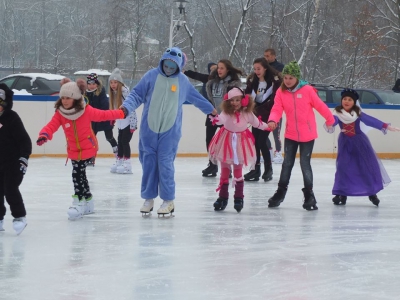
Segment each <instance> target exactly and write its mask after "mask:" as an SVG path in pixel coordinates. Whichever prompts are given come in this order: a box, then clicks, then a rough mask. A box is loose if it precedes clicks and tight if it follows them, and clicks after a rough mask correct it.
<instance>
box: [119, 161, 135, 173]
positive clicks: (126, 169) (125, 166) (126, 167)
mask: <svg viewBox="0 0 400 300" xmlns="http://www.w3.org/2000/svg"><path fill="white" fill-rule="evenodd" d="M117 173H118V174H132V165H131V160H130V159H124V160H123V163H122V165H120V166H118V167H117Z"/></svg>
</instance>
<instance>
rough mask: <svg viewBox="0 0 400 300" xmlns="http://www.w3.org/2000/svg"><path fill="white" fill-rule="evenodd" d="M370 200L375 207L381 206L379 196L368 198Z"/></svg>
mask: <svg viewBox="0 0 400 300" xmlns="http://www.w3.org/2000/svg"><path fill="white" fill-rule="evenodd" d="M368 198H369V201H371V202H372V204H373V205H376V206H379V202H381V201H379V199H378V196H377V195H372V196H368Z"/></svg>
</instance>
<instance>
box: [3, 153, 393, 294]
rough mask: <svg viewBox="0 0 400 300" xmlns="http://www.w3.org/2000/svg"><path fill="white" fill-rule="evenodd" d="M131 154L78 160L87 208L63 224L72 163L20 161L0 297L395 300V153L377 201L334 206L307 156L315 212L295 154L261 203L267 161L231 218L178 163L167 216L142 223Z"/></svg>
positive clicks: (188, 164) (321, 173)
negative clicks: (23, 216)
mask: <svg viewBox="0 0 400 300" xmlns="http://www.w3.org/2000/svg"><path fill="white" fill-rule="evenodd" d="M133 161H134V163H133V165H134V174H133V175H117V174H111V173H110V172H109V166H110V165H111V164H112V162H113V160H112V159H108V158H99V159H97V164H96V166H95V167H88V170H87V174H88V178H89V183H90V186H91V189H92V192H93V195H94V199H95V201H96V204H95V205H96V213H95V214H93V215H90V216H85V217H84V218H83V219H81V220H79V221H75V222H72V221H68V219H67V209H68V207H69V204H70V202H71V197H70V195H71V194H72V183H71V180H72V179H71V176H70V173H71V166H70V165H68V166H64V162H65V159H61V158H38V159H31V160H30V165H29V168H28V173H27V175H26V178H25V180H24V182H23V184H22V187H21V190H22V193H23V196H24V199H25V202H26V208H27V211H28V215H27V220H28V226H27V228H26V229H25V231H24V232H23V233H22V234H21V235H20V236H16V235H15V233H14V232H13V229H12V224H11V223H12V217H11V216H10V214H9V212H8V213H7V215H6V218H5V222H6V223H5V229H6V231H5V232H0V299H2V300H3V299H4V300H5V299H6V300H14V299H40V300H47V299H49V300H50V299H52V300H67V299H68V300H70V299H74V300H81V299H82V300H83V299H84V300H89V299H90V300H92V299H93V300H94V299H96V300H103V299H107V300H108V299H118V300H123V299H171V300H180V299H190V300H193V299H196V300H197V299H199V300H200V299H201V300H203V299H210V300H220V299H221V300H222V299H224V300H225V299H229V300H232V299H238V300H239V299H240V300H242V299H246V300H248V299H285V300H287V299H296V300H300V299H307V300H310V299H318V300H321V299H352V300H356V299H398V295H399V294H400V286H399V285H398V284H397V282H399V281H400V264H399V263H398V261H399V251H400V226H399V225H400V222H399V216H400V205H399V194H400V185H399V182H400V161H399V160H384V161H383V163H384V165H385V166H386V168H387V170H388V173H389V175H390V176H391V178H392V180H393V182H392V183H391V184H390V185H389V186H388V187H387V188H386V189H385V190H384V191H382V192H381V193H379V195H378V196H379V197H380V199H381V205H380V207H379V208H377V207H375V206H373V205H372V204H371V203H370V201H369V200H368V198H367V197H360V198H349V199H348V202H347V205H346V206H334V205H333V204H332V202H331V198H332V196H331V188H332V183H333V178H334V171H335V161H334V160H331V159H313V160H312V166H313V170H314V183H315V194H316V198H317V201H318V206H319V210H318V211H315V212H312V211H311V212H309V211H305V210H304V209H303V208H302V206H301V205H302V192H301V188H302V177H301V171H300V167H299V163H298V161H296V165H295V168H294V170H293V175H292V180H291V184H290V187H289V190H288V193H287V197H286V200H285V201H284V202H283V203H282V205H281V206H280V207H279V208H277V209H268V208H267V199H268V198H269V197H270V196H272V194H273V193H274V191H275V189H276V186H277V182H278V178H279V173H280V165H274V179H273V181H272V182H269V183H264V182H261V181H260V182H253V183H246V184H245V193H244V194H245V206H244V209H243V210H242V212H241V213H240V214H238V213H236V211H235V210H234V209H233V201H232V200H231V201H230V203H229V204H228V207H227V209H226V211H224V212H214V210H213V205H212V204H213V202H214V201H215V199H216V198H217V193H215V189H216V187H217V184H218V181H219V179H218V178H203V177H201V176H200V174H201V170H202V169H203V168H205V167H206V163H207V160H206V158H177V160H176V183H177V192H176V196H177V197H176V201H175V206H176V208H175V210H176V212H175V217H174V218H170V219H161V218H160V219H159V218H157V214H155V213H153V215H152V216H151V217H148V218H142V216H141V214H140V213H139V209H140V207H141V205H142V202H143V201H142V199H140V179H141V178H140V177H141V168H140V164H139V162H138V160H137V158H134V159H133ZM230 191H231V195H232V194H233V190H232V189H231V190H230ZM160 203H161V200H160V199H157V200H156V207H155V209H157V208H158V207H159V205H160Z"/></svg>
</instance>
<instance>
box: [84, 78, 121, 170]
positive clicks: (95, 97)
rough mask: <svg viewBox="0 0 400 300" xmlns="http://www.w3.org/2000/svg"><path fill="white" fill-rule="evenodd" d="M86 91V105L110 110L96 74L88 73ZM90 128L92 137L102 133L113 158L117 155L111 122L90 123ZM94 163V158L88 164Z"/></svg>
mask: <svg viewBox="0 0 400 300" xmlns="http://www.w3.org/2000/svg"><path fill="white" fill-rule="evenodd" d="M86 78H87V80H86V83H87V90H86V92H85V94H86V95H85V96H86V97H87V103H88V104H89V105H90V106H92V107H94V108H97V109H101V110H108V109H110V104H109V102H108V99H107V94H106V90H105V88H104V86H103V84H102V82H101V81H100V80H99V78H98V76H97V74H96V73H90V74H89V75H88V76H87V77H86ZM92 128H93V132H94V135H97V133H98V132H99V131H104V135H105V137H106V140H107V142H109V143H110V145H111V147H112V151H113V153H114V155H115V156H117V154H118V144H117V141H116V140H115V138H114V135H113V128H114V124H113V122H109V121H106V122H92ZM94 163H95V157H93V158H92V159H91V160H90V164H93V166H94Z"/></svg>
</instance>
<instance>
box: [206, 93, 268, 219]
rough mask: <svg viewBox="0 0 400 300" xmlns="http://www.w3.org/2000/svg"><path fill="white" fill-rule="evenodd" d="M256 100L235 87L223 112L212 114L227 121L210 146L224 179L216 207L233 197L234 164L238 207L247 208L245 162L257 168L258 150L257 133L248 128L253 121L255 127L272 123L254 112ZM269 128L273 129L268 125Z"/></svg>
mask: <svg viewBox="0 0 400 300" xmlns="http://www.w3.org/2000/svg"><path fill="white" fill-rule="evenodd" d="M253 108H254V102H253V100H252V99H251V97H250V96H249V95H245V94H244V92H243V90H242V89H240V88H238V87H234V88H232V89H231V90H229V91H228V93H227V94H225V95H224V97H223V102H222V104H221V109H222V112H221V114H219V115H218V116H216V117H215V118H213V117H211V119H212V121H213V123H214V124H216V125H224V126H223V127H222V128H221V129H220V130H219V131H218V133H217V134H216V135H215V136H214V137H213V139H212V141H211V143H210V147H209V150H208V153H209V157H210V161H211V162H212V163H214V164H217V162H218V161H219V162H220V163H221V179H220V182H219V187H218V189H217V191H219V197H218V199H217V201H215V202H214V210H224V209H225V207H226V206H227V204H228V198H229V192H228V187H229V174H230V172H231V165H232V166H233V177H234V178H233V180H232V184H233V185H234V186H235V195H234V208H235V209H236V211H237V212H240V211H241V210H242V208H243V198H244V195H243V186H244V181H243V177H242V168H243V165H245V166H249V167H250V169H254V166H255V164H256V159H257V158H256V151H255V148H254V137H253V135H252V133H251V132H250V131H249V129H248V128H247V125H248V124H251V125H252V126H253V127H254V128H258V129H261V130H265V129H268V125H267V124H266V123H264V122H262V121H261V120H259V119H257V117H256V116H255V115H254V114H253ZM268 130H269V129H268Z"/></svg>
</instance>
